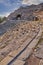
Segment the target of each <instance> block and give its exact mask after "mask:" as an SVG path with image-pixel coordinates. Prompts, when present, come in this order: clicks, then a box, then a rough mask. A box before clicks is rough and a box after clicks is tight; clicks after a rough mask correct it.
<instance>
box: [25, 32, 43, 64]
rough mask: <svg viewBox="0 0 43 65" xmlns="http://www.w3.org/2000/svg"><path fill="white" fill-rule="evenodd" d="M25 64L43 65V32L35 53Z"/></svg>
mask: <svg viewBox="0 0 43 65" xmlns="http://www.w3.org/2000/svg"><path fill="white" fill-rule="evenodd" d="M25 65H43V33H42V36H41V39H40V40H39V42H38V45H37V46H36V48H35V50H34V52H33V54H32V55H31V56H30V58H28V59H27V60H26V63H25Z"/></svg>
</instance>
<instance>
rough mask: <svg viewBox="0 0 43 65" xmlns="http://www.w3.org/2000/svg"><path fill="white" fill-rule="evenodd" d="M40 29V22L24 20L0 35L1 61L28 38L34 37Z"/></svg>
mask: <svg viewBox="0 0 43 65" xmlns="http://www.w3.org/2000/svg"><path fill="white" fill-rule="evenodd" d="M38 31H39V24H38V23H35V22H22V23H19V24H18V25H17V26H16V27H15V28H14V27H13V28H12V29H10V30H9V31H7V32H6V33H5V34H4V35H2V36H0V61H1V60H2V59H3V58H4V57H5V56H7V54H9V53H10V52H11V51H13V50H16V49H18V48H19V47H20V46H21V45H22V44H23V43H24V42H25V41H26V40H27V39H28V38H31V39H32V38H33V37H34V36H35V35H37V33H38Z"/></svg>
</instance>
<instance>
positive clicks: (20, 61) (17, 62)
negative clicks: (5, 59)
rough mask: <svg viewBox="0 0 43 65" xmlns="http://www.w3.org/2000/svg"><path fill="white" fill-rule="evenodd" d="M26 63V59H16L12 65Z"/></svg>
mask: <svg viewBox="0 0 43 65" xmlns="http://www.w3.org/2000/svg"><path fill="white" fill-rule="evenodd" d="M24 64H25V61H22V60H18V59H17V60H16V61H15V62H13V63H12V64H11V65H24Z"/></svg>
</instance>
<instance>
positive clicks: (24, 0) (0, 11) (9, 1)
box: [0, 0, 43, 17]
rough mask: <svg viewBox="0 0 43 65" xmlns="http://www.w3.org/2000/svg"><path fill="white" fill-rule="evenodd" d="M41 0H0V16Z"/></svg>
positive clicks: (42, 0)
mask: <svg viewBox="0 0 43 65" xmlns="http://www.w3.org/2000/svg"><path fill="white" fill-rule="evenodd" d="M42 2H43V0H0V16H2V17H3V16H6V17H7V16H8V15H9V14H10V13H11V12H13V11H14V10H16V9H18V8H19V7H20V6H23V5H31V4H39V3H42Z"/></svg>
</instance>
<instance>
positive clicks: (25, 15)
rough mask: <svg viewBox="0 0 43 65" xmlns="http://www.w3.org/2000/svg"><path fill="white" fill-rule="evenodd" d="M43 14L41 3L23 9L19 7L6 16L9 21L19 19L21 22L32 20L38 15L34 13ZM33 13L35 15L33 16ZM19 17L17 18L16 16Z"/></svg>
mask: <svg viewBox="0 0 43 65" xmlns="http://www.w3.org/2000/svg"><path fill="white" fill-rule="evenodd" d="M41 11H42V12H43V3H41V4H39V5H30V6H25V7H22V6H21V7H20V8H19V9H17V10H15V11H14V12H13V13H11V14H10V15H9V16H8V19H10V20H16V19H17V17H21V18H19V19H21V20H29V21H30V20H31V21H32V20H34V18H35V17H36V16H38V15H36V13H39V12H41ZM34 13H35V14H34ZM18 15H19V16H18Z"/></svg>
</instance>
